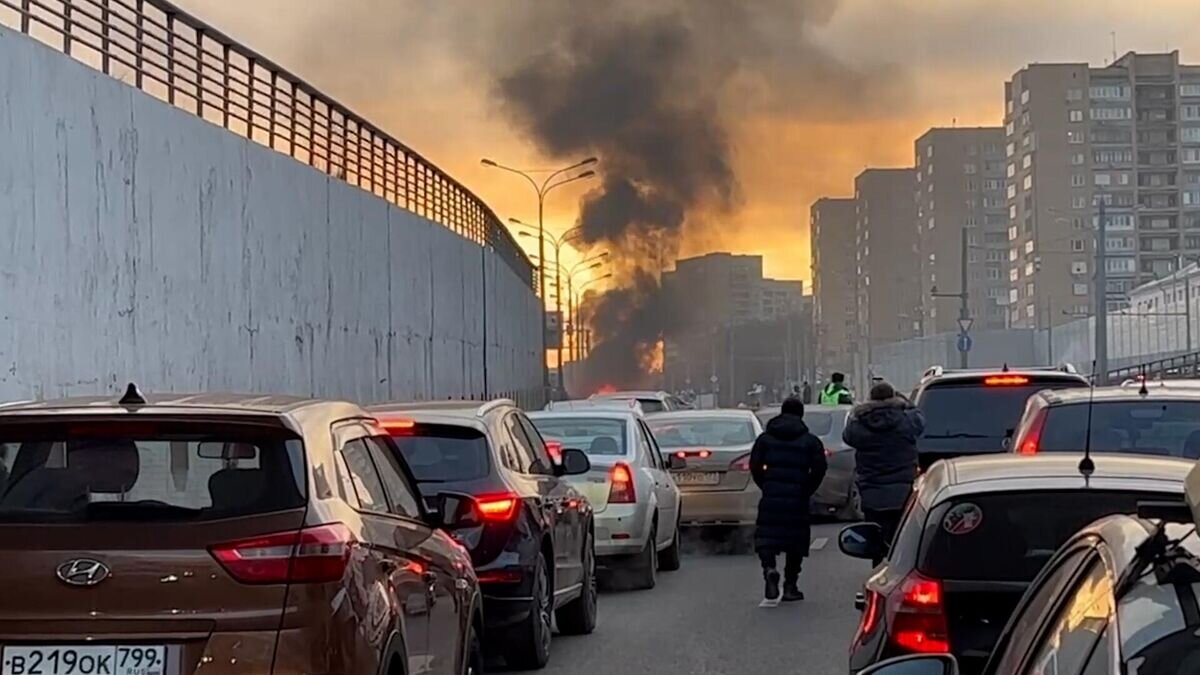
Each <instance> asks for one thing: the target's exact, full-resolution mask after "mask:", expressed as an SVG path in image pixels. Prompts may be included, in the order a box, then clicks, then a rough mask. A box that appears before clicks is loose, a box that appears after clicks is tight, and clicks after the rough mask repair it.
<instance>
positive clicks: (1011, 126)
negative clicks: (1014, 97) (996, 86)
mask: <svg viewBox="0 0 1200 675" xmlns="http://www.w3.org/2000/svg"><path fill="white" fill-rule="evenodd" d="M1008 103H1009V110H1008V112H1009V113H1010V114H1011V113H1012V101H1009V102H1008ZM1016 130H1017V129H1016V123H1015V122H1012V121H1011V120H1010V121H1009V123H1008V124H1005V125H1004V133H1006V134H1008V135H1009V136H1012V135H1013V133H1014V132H1015V131H1016Z"/></svg>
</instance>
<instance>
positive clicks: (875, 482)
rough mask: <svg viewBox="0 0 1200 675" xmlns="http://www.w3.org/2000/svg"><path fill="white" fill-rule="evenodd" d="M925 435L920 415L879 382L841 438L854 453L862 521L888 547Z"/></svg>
mask: <svg viewBox="0 0 1200 675" xmlns="http://www.w3.org/2000/svg"><path fill="white" fill-rule="evenodd" d="M924 431H925V416H924V415H922V414H921V411H920V410H918V409H917V408H916V407H915V406H913V404H912V403H910V402H909V401H908V399H906V398H904V397H903V396H898V395H897V394H896V390H895V388H893V387H892V385H890V384H888V383H887V382H878V383H876V384H875V386H873V387H871V395H870V400H869V401H867V402H866V403H863V404H861V405H859V406H856V407H855V408H854V410H853V411H851V413H850V418H849V419H848V420H846V428H845V430H843V432H842V440H843V441H845V443H846V445H848V446H850V447H852V448H854V462H855V477H854V479H855V483H856V485H857V487H858V495H859V498H860V499H861V500H862V501H861V503H862V510H863V516H864V517H865V518H866V520H867V521H868V522H871V523H875V524H877V525H879V527H880V529H882V530H883V536H884V538H885V540H886V541H888V542H889V543H890V542H891V541H892V538H893V537H894V536H895V534H896V527H897V526H898V525H899V523H900V516H901V515H902V514H903V510H904V506H905V504H906V503H907V502H908V498H909V496H910V495H911V494H912V490H913V483H914V482H915V481H916V479H917V466H918V465H917V438H919V437H920V436H921V433H922V432H924ZM880 562H882V561H881V560H876V561H875V564H876V565H878V564H879V563H880Z"/></svg>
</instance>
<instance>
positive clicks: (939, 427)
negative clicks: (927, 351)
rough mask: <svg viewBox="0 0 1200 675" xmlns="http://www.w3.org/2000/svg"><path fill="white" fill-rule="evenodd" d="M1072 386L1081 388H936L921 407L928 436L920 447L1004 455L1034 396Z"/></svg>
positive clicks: (1046, 385) (1051, 385) (1046, 384)
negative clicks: (1010, 435) (1002, 453)
mask: <svg viewBox="0 0 1200 675" xmlns="http://www.w3.org/2000/svg"><path fill="white" fill-rule="evenodd" d="M1071 386H1081V385H1072V384H1069V383H1064V382H1061V381H1058V382H1044V383H1036V384H1029V385H1023V386H1009V385H1005V386H987V385H984V384H981V383H970V384H945V385H932V386H930V387H929V388H927V389H926V390H925V391H924V393H923V394H922V396H921V399H920V403H919V404H918V405H919V407H920V408H921V411H922V412H923V413H925V434H924V435H923V436H922V437H921V438H920V439H919V440H918V447H919V448H920V450H921V451H923V452H924V451H932V452H937V451H953V452H1002V451H1003V450H1004V440H1005V438H1007V435H1008V432H1009V430H1010V429H1015V428H1016V426H1017V423H1018V422H1019V421H1020V419H1021V415H1022V413H1023V412H1024V411H1025V403H1026V401H1028V399H1029V397H1030V396H1032V395H1033V394H1036V393H1037V392H1039V391H1042V390H1044V389H1063V388H1066V387H1071Z"/></svg>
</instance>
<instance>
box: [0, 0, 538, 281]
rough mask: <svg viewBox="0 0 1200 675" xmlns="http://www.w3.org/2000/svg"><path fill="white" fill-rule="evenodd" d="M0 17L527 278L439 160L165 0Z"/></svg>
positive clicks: (92, 2)
mask: <svg viewBox="0 0 1200 675" xmlns="http://www.w3.org/2000/svg"><path fill="white" fill-rule="evenodd" d="M0 24H3V25H6V26H9V27H11V28H13V29H15V30H19V31H20V32H22V33H25V34H27V35H30V36H32V37H34V38H36V39H38V40H40V41H41V42H44V43H45V44H47V45H50V46H51V47H54V48H56V49H59V50H60V51H62V52H63V53H64V54H67V55H68V56H71V57H73V58H75V59H76V60H78V61H81V62H83V63H86V64H88V65H90V66H92V67H94V68H96V69H97V70H99V71H101V72H103V73H105V74H107V75H110V76H112V77H115V78H117V79H119V80H122V81H124V82H126V83H128V84H131V85H133V86H135V87H137V88H138V89H141V90H142V91H144V92H146V93H147V94H150V95H152V96H154V97H156V98H158V99H160V100H162V101H164V102H166V103H169V104H171V105H173V106H175V107H177V108H181V109H183V110H186V111H189V112H191V113H193V114H195V115H196V116H197V117H201V118H203V119H205V120H207V121H209V122H212V123H214V124H217V125H220V126H222V127H224V128H226V129H228V130H229V131H231V132H233V133H236V134H238V135H241V136H244V137H246V138H248V139H250V140H253V141H255V142H257V143H259V144H261V145H265V146H267V147H269V148H271V149H272V150H275V151H277V152H281V153H283V154H286V155H289V156H291V157H292V158H294V159H296V160H298V161H300V162H303V163H305V164H308V165H309V166H311V167H313V168H314V169H316V170H318V171H321V172H323V173H326V174H328V175H330V176H333V177H335V178H337V179H340V180H343V181H345V182H347V183H349V184H351V185H355V186H357V187H359V188H362V189H363V190H367V191H368V192H371V193H372V194H374V195H376V196H378V197H381V198H383V199H386V200H387V201H389V202H391V203H392V204H395V205H396V206H398V207H400V208H403V209H406V210H408V211H411V212H413V213H416V214H418V215H420V216H423V217H425V218H428V219H429V220H432V221H434V222H436V223H439V224H441V225H444V226H445V227H447V228H448V229H450V230H452V231H453V232H456V233H458V234H459V235H461V236H463V237H465V238H467V239H469V240H471V241H473V242H475V243H477V244H479V245H480V246H486V247H488V248H490V249H492V250H494V251H495V252H496V253H497V255H499V256H500V258H501V259H503V260H504V262H505V263H506V264H507V265H508V266H509V267H510V268H511V269H512V270H513V271H514V272H516V273H517V275H518V276H519V277H520V278H521V280H522V281H524V282H525V283H527V284H529V286H530V287H531V288H532V287H533V286H534V270H533V266H532V264H531V263H530V261H529V259H528V258H527V257H526V256H525V254H524V253H523V252H522V251H521V249H520V247H518V246H517V243H516V241H515V239H514V238H513V237H512V235H511V234H510V233H509V232H508V230H507V229H506V228H505V227H504V226H503V225H502V224H501V222H500V219H499V218H497V217H496V214H495V213H493V212H492V210H491V209H490V208H488V206H487V205H486V204H484V203H483V201H482V200H480V199H479V198H478V197H477V196H475V195H474V194H473V193H472V192H471V191H470V190H468V189H467V188H465V187H463V186H462V185H461V184H460V183H459V182H458V181H456V180H454V179H453V178H451V177H450V176H448V175H446V173H445V172H443V171H442V170H441V169H439V168H437V167H436V166H434V165H433V164H432V163H430V162H429V161H427V160H426V159H424V158H423V157H421V156H420V155H419V154H417V153H415V152H413V151H412V150H411V149H409V148H408V147H406V146H405V145H404V144H403V143H400V142H399V141H397V140H396V139H394V138H392V137H391V136H390V135H388V134H387V133H385V132H383V131H381V130H379V129H378V128H377V127H375V126H373V125H372V124H370V123H369V122H367V121H366V120H364V119H363V118H362V117H360V116H358V115H356V114H354V113H353V112H352V111H350V110H349V109H348V108H346V107H345V106H343V105H341V104H339V103H338V102H337V101H334V100H333V99H331V98H329V97H328V96H325V95H324V94H322V93H321V92H319V91H317V90H316V89H315V88H314V87H312V86H311V85H309V84H308V83H306V82H305V81H304V80H302V79H300V78H299V77H297V76H295V75H293V74H292V73H290V72H288V71H287V70H286V69H284V68H282V67H280V66H278V65H277V64H275V63H273V62H271V61H270V60H269V59H267V58H264V57H263V56H261V55H259V54H257V53H256V52H254V51H253V50H251V49H249V48H247V47H245V46H243V45H241V44H238V43H237V42H236V41H234V40H233V39H231V38H229V37H228V36H226V35H225V34H223V33H221V32H220V31H218V30H217V29H215V28H213V27H211V26H209V25H208V24H206V23H204V22H203V21H201V20H199V19H197V18H195V17H194V16H191V15H190V14H188V13H187V12H185V11H183V10H181V9H179V8H178V7H176V6H174V5H172V4H171V3H170V2H167V1H166V0H0Z"/></svg>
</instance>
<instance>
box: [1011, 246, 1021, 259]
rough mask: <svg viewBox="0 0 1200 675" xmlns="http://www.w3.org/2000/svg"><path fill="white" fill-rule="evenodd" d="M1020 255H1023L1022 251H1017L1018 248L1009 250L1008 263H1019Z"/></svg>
mask: <svg viewBox="0 0 1200 675" xmlns="http://www.w3.org/2000/svg"><path fill="white" fill-rule="evenodd" d="M1020 254H1021V251H1020V250H1018V249H1016V248H1010V249H1008V261H1009V262H1016V261H1017V257H1018V256H1019V255H1020Z"/></svg>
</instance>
